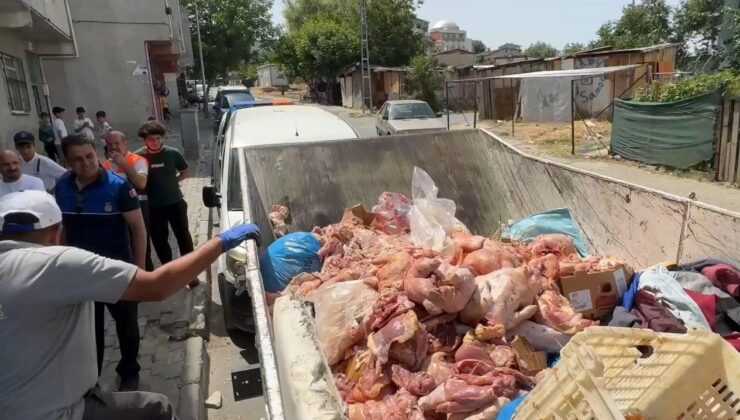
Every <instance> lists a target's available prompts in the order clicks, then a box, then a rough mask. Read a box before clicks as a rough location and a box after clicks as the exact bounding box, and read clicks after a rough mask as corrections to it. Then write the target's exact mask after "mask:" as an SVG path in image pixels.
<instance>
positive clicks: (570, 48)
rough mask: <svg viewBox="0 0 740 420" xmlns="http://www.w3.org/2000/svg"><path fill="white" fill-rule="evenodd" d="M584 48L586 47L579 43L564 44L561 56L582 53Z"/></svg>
mask: <svg viewBox="0 0 740 420" xmlns="http://www.w3.org/2000/svg"><path fill="white" fill-rule="evenodd" d="M586 48H587V47H586V45H584V44H582V43H580V42H572V43H568V44H565V46H564V47H563V54H572V53H576V52H579V51H583V50H585V49H586Z"/></svg>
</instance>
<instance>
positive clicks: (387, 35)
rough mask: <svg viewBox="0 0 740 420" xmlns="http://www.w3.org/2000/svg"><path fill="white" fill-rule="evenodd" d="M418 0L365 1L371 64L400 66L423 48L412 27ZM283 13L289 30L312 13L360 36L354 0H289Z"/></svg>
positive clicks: (297, 27)
mask: <svg viewBox="0 0 740 420" xmlns="http://www.w3.org/2000/svg"><path fill="white" fill-rule="evenodd" d="M418 4H419V2H418V1H417V0H373V1H372V2H370V3H369V4H368V7H367V21H368V42H369V47H370V61H371V62H372V64H382V65H386V66H403V65H406V64H408V63H409V61H410V60H411V58H412V57H414V56H415V55H417V54H419V53H421V52H422V51H423V50H424V45H423V38H422V36H421V35H420V34H419V33H417V31H415V30H414V21H413V19H414V11H415V10H416V7H417V5H418ZM284 16H285V21H286V24H287V29H288V32H289V33H290V32H293V31H297V30H299V29H300V28H301V27H302V26H303V25H305V23H306V22H308V21H309V20H311V19H312V18H313V17H316V16H324V17H326V18H330V19H333V20H334V21H335V22H337V23H339V24H341V25H342V26H343V27H344V28H346V29H348V30H351V31H353V32H354V33H355V34H356V36H357V38H359V34H360V12H359V7H358V1H357V0H288V1H286V3H285V11H284ZM358 42H359V40H358ZM358 55H359V50H358ZM347 64H349V63H347Z"/></svg>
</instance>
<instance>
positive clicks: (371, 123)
mask: <svg viewBox="0 0 740 420" xmlns="http://www.w3.org/2000/svg"><path fill="white" fill-rule="evenodd" d="M314 106H318V107H320V108H322V109H325V110H327V111H329V112H331V113H332V114H335V115H337V116H338V117H340V118H342V119H343V120H345V121H347V123H349V125H351V126H352V128H354V129H355V131H357V134H359V135H360V137H375V136H376V135H377V131H376V130H375V116H374V115H371V114H363V113H362V112H361V111H358V110H354V109H347V108H343V107H341V106H326V105H314ZM439 120H440V122H442V124H447V117H446V116H443V117H442V118H440V119H439ZM450 127H451V128H452V129H453V130H454V129H460V128H472V127H473V113H472V112H466V113H464V114H450Z"/></svg>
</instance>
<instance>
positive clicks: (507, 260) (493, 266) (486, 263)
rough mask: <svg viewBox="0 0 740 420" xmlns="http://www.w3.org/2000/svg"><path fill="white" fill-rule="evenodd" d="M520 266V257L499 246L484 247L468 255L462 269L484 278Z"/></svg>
mask: <svg viewBox="0 0 740 420" xmlns="http://www.w3.org/2000/svg"><path fill="white" fill-rule="evenodd" d="M520 265H522V264H521V261H520V260H519V257H518V256H517V255H516V254H514V253H513V252H511V251H510V250H508V249H506V248H499V247H497V246H484V247H483V248H481V249H479V250H477V251H473V252H471V253H470V254H468V255H467V256H466V257H465V259H464V260H463V262H462V265H461V267H464V268H468V269H470V271H471V272H472V273H473V275H474V276H482V275H484V274H488V273H492V272H494V271H496V270H499V269H501V268H508V267H511V268H514V267H519V266H520Z"/></svg>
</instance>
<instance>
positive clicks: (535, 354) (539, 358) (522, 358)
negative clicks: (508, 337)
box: [511, 335, 547, 376]
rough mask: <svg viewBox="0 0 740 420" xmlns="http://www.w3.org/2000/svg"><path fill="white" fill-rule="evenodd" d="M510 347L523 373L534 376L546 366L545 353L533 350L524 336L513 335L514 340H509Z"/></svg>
mask: <svg viewBox="0 0 740 420" xmlns="http://www.w3.org/2000/svg"><path fill="white" fill-rule="evenodd" d="M511 349H512V350H514V354H515V355H516V363H517V365H518V366H519V370H520V371H522V373H524V374H525V375H529V376H534V375H536V374H537V372H539V371H541V370H542V369H545V368H546V367H547V353H545V352H544V351H534V349H533V348H532V346H531V345H530V344H529V342H528V341H527V339H526V338H524V337H521V336H518V335H517V336H516V337H514V341H512V342H511Z"/></svg>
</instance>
